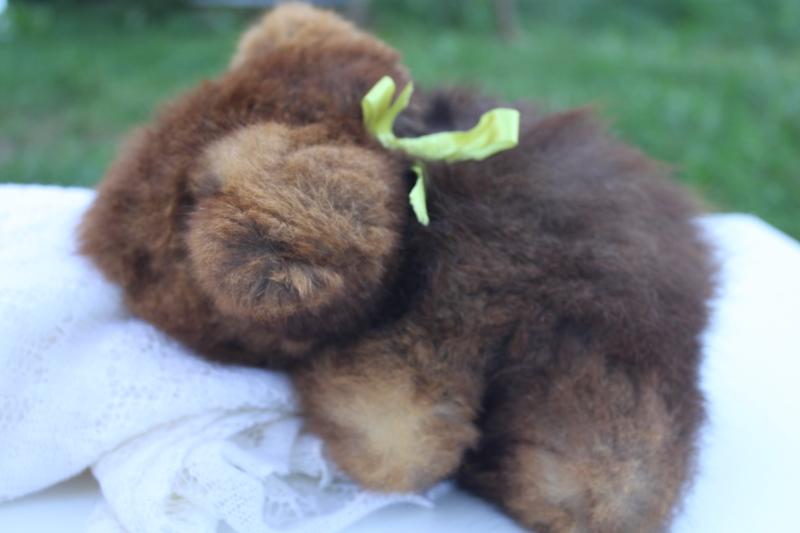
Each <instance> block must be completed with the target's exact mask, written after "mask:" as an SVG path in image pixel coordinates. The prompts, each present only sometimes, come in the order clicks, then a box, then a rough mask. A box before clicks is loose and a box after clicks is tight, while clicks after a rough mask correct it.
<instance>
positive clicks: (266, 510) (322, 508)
mask: <svg viewBox="0 0 800 533" xmlns="http://www.w3.org/2000/svg"><path fill="white" fill-rule="evenodd" d="M92 198H93V193H92V192H91V191H88V190H84V189H63V188H57V187H42V186H20V185H0V502H3V501H6V500H9V499H12V498H16V497H19V496H23V495H26V494H29V493H31V492H35V491H37V490H39V489H42V488H44V487H47V486H50V485H53V484H55V483H57V482H59V481H62V480H64V479H67V478H69V477H71V476H73V475H75V474H77V473H79V472H81V471H82V470H84V469H85V468H86V467H88V466H91V467H92V470H93V472H94V475H95V476H96V477H97V479H98V481H99V483H100V485H101V488H102V492H103V496H104V498H105V501H104V502H103V503H102V504H101V505H100V506H99V507H98V509H97V511H96V512H95V513H94V516H93V519H92V521H91V522H90V524H89V531H90V532H91V533H101V532H108V533H110V532H115V533H121V532H128V533H150V532H159V533H161V532H170V533H181V532H186V533H189V532H191V533H205V532H209V533H211V532H215V531H217V530H218V528H219V527H222V528H226V529H227V530H228V531H230V530H231V529H232V530H234V531H237V532H240V533H251V532H253V533H255V532H259V533H269V532H273V531H281V532H298V533H299V532H308V533H311V532H319V533H323V532H333V531H338V530H340V529H342V528H344V527H346V526H347V525H348V524H350V523H351V522H353V521H355V520H357V519H358V518H360V517H361V516H363V515H365V514H366V513H369V512H370V511H372V510H374V509H377V508H379V507H382V506H385V505H387V504H390V503H393V502H398V501H411V502H416V503H420V504H423V505H426V504H428V500H426V499H424V498H422V497H420V496H413V495H397V496H382V495H375V494H369V493H365V492H363V491H361V490H360V489H358V488H357V487H356V486H355V485H354V484H353V483H351V482H349V481H348V480H346V479H345V478H344V477H343V476H341V475H340V474H339V473H338V472H337V471H336V469H335V467H334V466H333V465H332V464H331V463H330V462H328V461H327V460H326V459H325V457H324V455H323V454H322V447H321V443H320V441H319V440H318V439H316V438H315V437H313V436H311V435H307V434H305V433H303V429H302V420H301V419H300V418H299V417H298V414H297V405H296V403H295V400H294V398H293V396H292V390H291V387H290V384H289V382H288V380H287V378H286V377H285V376H284V375H282V374H279V373H274V372H267V371H263V370H256V369H248V368H238V367H225V366H220V365H215V364H211V363H208V362H205V361H202V360H200V359H198V358H196V357H194V356H192V355H191V354H190V353H188V352H187V351H186V350H185V349H184V348H183V347H181V346H180V345H179V344H178V343H176V342H175V341H173V340H171V339H170V338H168V337H166V336H164V335H162V334H161V333H160V332H158V331H156V330H155V329H154V328H153V327H151V326H150V325H148V324H146V323H144V322H142V321H141V320H138V319H136V318H134V317H132V316H130V315H129V314H128V313H127V311H126V310H125V308H124V306H123V305H122V301H121V297H120V292H119V290H118V289H117V288H116V287H115V286H113V285H111V284H109V283H108V282H106V281H105V280H104V279H103V277H102V276H101V275H100V274H99V272H98V271H96V270H95V269H94V268H93V266H92V265H91V264H90V263H89V262H88V261H87V260H86V259H85V258H83V257H82V256H79V255H78V254H77V253H76V251H75V239H74V237H75V226H76V224H77V223H78V221H79V220H80V217H81V214H82V213H83V211H84V209H85V208H86V207H87V205H88V204H89V202H90V201H91V199H92Z"/></svg>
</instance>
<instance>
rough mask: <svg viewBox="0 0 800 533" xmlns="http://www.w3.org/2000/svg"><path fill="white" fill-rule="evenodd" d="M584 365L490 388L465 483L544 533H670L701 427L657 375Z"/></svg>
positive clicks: (687, 402)
mask: <svg viewBox="0 0 800 533" xmlns="http://www.w3.org/2000/svg"><path fill="white" fill-rule="evenodd" d="M633 375H635V372H631V370H630V369H625V368H614V367H613V366H608V365H606V363H605V361H604V360H603V359H602V358H597V359H592V356H588V358H587V357H582V360H581V361H580V364H579V365H575V366H574V367H572V368H569V369H565V368H560V369H559V368H554V369H552V371H551V372H547V373H542V374H540V375H538V376H534V375H532V374H529V375H528V376H525V375H523V374H517V375H514V376H506V377H504V378H502V379H499V380H498V381H497V382H495V383H492V384H490V385H488V387H489V392H488V393H487V409H488V411H487V413H486V415H485V416H484V417H483V418H482V420H481V422H480V429H481V431H482V432H483V438H482V440H481V443H480V444H479V445H478V447H477V448H476V450H474V451H472V452H470V453H468V454H467V456H466V457H465V461H464V465H463V467H462V469H461V471H460V473H459V475H460V480H461V481H462V483H463V484H464V485H465V486H466V487H467V488H469V489H471V490H472V491H473V492H475V493H477V494H479V495H481V496H483V497H484V498H486V499H488V500H490V501H493V502H495V503H497V504H498V505H499V506H500V507H501V508H503V509H504V510H505V511H506V512H507V513H508V514H509V515H510V516H512V517H513V518H515V519H516V520H517V521H519V522H520V523H521V524H522V525H524V526H526V527H528V528H530V529H531V530H533V531H536V532H537V533H656V532H662V531H665V530H666V528H667V526H668V525H669V522H670V520H671V517H672V514H673V512H674V509H675V508H676V506H677V503H678V500H679V499H680V496H681V494H682V491H683V488H684V486H685V484H686V481H687V479H688V477H689V476H690V474H691V473H692V464H693V456H694V437H695V434H696V431H697V426H698V425H699V423H700V421H701V420H702V416H703V415H702V411H703V410H702V401H701V398H700V394H699V392H698V391H697V390H696V389H694V390H692V387H691V385H690V383H691V379H690V378H688V377H687V388H688V390H687V391H686V392H685V393H684V394H683V400H682V402H681V403H680V404H678V403H676V404H674V405H670V403H671V402H669V401H665V396H664V391H665V390H667V389H669V385H668V384H666V383H664V382H663V381H662V380H661V378H660V377H659V376H658V372H652V371H651V372H649V373H647V374H644V375H639V376H636V377H635V378H632V376H633Z"/></svg>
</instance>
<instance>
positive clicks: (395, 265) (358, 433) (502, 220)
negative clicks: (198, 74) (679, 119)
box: [82, 4, 713, 533]
mask: <svg viewBox="0 0 800 533" xmlns="http://www.w3.org/2000/svg"><path fill="white" fill-rule="evenodd" d="M398 62H399V55H398V54H397V53H396V52H395V51H393V50H392V49H390V48H389V47H388V46H386V45H385V44H383V43H380V42H379V41H377V40H375V39H374V38H372V37H370V36H368V35H366V34H364V33H361V32H359V31H357V30H356V29H355V28H353V27H352V26H351V25H350V24H348V23H346V22H343V21H342V20H340V19H338V18H337V17H335V16H333V15H331V14H329V13H325V12H321V11H318V10H314V9H312V8H310V7H308V6H304V5H298V4H289V5H285V6H282V7H279V8H276V9H275V10H274V11H273V12H272V13H271V14H269V15H268V16H267V17H266V18H265V19H264V20H263V21H262V22H261V23H260V24H259V25H257V26H255V27H254V28H253V29H252V30H250V31H249V32H248V33H247V34H245V36H244V37H243V39H242V41H241V43H240V45H239V51H238V52H237V55H236V57H235V58H234V60H233V62H232V65H231V68H230V70H229V71H228V72H227V73H226V74H224V75H223V76H222V77H221V78H219V79H217V80H214V81H211V82H206V83H204V84H202V85H201V86H200V87H199V88H197V89H196V90H195V91H194V92H192V93H190V94H188V95H187V96H184V97H182V98H181V99H179V100H177V101H176V102H173V103H172V104H170V105H168V106H167V107H166V108H165V109H164V110H163V111H162V113H161V114H160V116H159V118H158V119H157V121H156V123H155V124H154V125H153V126H150V127H147V128H145V129H143V130H141V131H140V132H139V133H138V134H136V136H135V137H134V138H133V140H132V141H131V142H130V144H129V145H128V146H127V147H126V149H125V150H124V151H123V153H122V155H121V156H120V157H119V159H118V160H117V161H116V162H115V163H114V165H112V167H111V168H110V169H109V172H108V175H107V176H106V179H105V180H104V182H103V183H102V184H101V186H100V189H99V192H98V197H97V200H96V201H95V203H94V205H93V206H92V208H91V209H90V210H89V212H88V213H87V215H86V218H85V220H84V223H83V227H82V242H83V248H82V249H83V252H84V253H86V254H87V255H88V256H90V257H91V258H92V259H93V260H94V261H95V262H96V263H97V264H98V266H99V267H100V268H101V269H102V270H103V271H104V272H105V273H106V275H107V276H108V277H109V278H110V279H111V280H113V281H115V282H117V283H119V284H120V285H122V286H123V288H124V289H125V294H126V297H127V301H128V303H129V305H130V307H131V309H132V310H133V311H134V312H135V313H137V314H138V315H140V316H142V317H144V318H145V319H147V320H149V321H150V322H152V323H154V324H156V325H157V326H158V327H160V328H162V329H164V330H165V331H167V332H168V333H170V334H172V335H174V336H175V337H177V338H178V339H180V340H182V341H183V342H185V343H186V344H187V345H189V346H191V347H193V348H194V349H196V350H197V351H198V352H200V353H201V354H203V355H204V356H206V357H209V358H211V359H214V360H218V361H224V362H231V363H244V364H249V365H256V366H264V367H270V368H288V369H289V370H290V372H291V373H292V376H293V379H294V381H295V384H296V387H297V390H298V393H299V396H300V399H301V402H302V404H303V407H304V409H305V412H306V418H307V420H308V424H309V427H310V428H311V429H312V430H313V431H315V432H317V433H318V434H320V435H321V436H322V437H323V438H324V439H325V440H326V442H327V445H328V448H329V451H330V453H331V455H332V456H333V457H334V458H335V459H336V460H337V461H338V462H339V463H340V464H341V466H342V467H343V468H344V469H345V471H346V472H347V473H348V474H350V475H351V476H352V477H354V478H355V479H357V480H359V481H361V482H362V483H363V484H364V485H366V486H368V487H371V488H374V489H379V490H387V491H392V490H415V489H420V488H423V487H425V486H427V485H429V484H431V483H434V482H436V481H437V480H439V479H442V478H443V477H446V476H450V475H457V476H458V479H459V480H460V481H461V482H462V483H463V484H464V485H465V486H467V487H469V488H470V489H471V490H473V491H475V492H476V493H478V494H481V495H482V496H484V497H485V498H487V499H489V500H491V501H494V502H496V503H497V504H498V505H499V506H500V507H501V508H503V509H505V510H506V511H507V512H508V513H509V514H511V515H512V516H514V517H515V518H516V519H517V520H519V521H520V523H522V524H524V525H526V526H528V527H530V528H534V529H537V530H539V531H542V532H553V533H578V532H587V533H588V532H591V533H618V532H630V533H634V532H635V533H647V532H656V531H661V530H663V529H664V528H666V527H667V525H668V523H669V520H670V518H671V516H672V513H673V510H674V509H675V508H676V506H677V505H678V502H679V498H680V495H681V493H682V491H683V489H684V487H685V486H686V483H687V481H688V480H689V479H690V477H691V472H692V464H693V457H694V443H695V439H696V435H697V431H698V428H699V426H700V424H701V422H702V420H703V417H704V412H703V402H702V394H701V392H700V390H699V388H698V366H699V357H700V347H699V341H698V335H699V334H700V332H701V331H702V329H703V327H704V326H705V323H706V317H707V309H706V301H707V299H708V297H709V296H710V294H711V287H712V284H711V276H712V270H713V269H712V266H711V264H710V261H709V254H708V250H707V246H706V245H705V244H704V243H703V242H702V240H701V239H700V238H699V237H698V234H697V231H696V229H695V227H694V226H693V224H692V218H693V217H694V216H695V215H696V214H697V212H698V210H697V206H696V203H695V201H694V200H693V199H692V198H691V197H690V196H688V195H687V194H686V193H685V192H683V191H682V190H681V189H680V188H679V187H677V186H676V185H674V184H672V183H671V182H669V181H667V180H666V179H664V174H665V173H666V169H665V168H664V167H663V166H662V165H660V164H657V163H655V162H653V161H651V160H649V159H647V158H646V157H645V156H643V155H642V154H641V153H640V152H638V151H637V150H635V149H632V148H630V147H628V146H626V145H624V144H623V143H621V142H619V141H617V140H615V139H613V138H611V137H609V136H608V135H607V134H606V133H605V130H604V127H603V125H602V124H599V123H598V122H597V121H596V120H595V119H594V118H593V117H592V114H591V112H590V111H589V110H587V109H579V110H573V111H568V112H563V113H556V114H550V115H543V114H540V113H538V112H536V111H534V110H531V109H528V108H525V107H521V108H520V110H521V112H522V123H521V129H520V143H519V146H518V147H516V148H514V149H512V150H508V151H505V152H501V153H499V154H497V155H494V156H492V157H490V158H488V159H486V160H484V161H480V162H474V161H472V162H460V163H453V164H446V163H441V162H426V165H425V166H426V177H427V183H428V209H429V213H430V216H431V223H430V225H429V226H427V227H424V226H422V225H420V224H418V223H417V222H416V220H415V219H414V217H413V214H412V213H411V212H410V208H409V206H408V204H407V194H408V191H409V188H410V186H411V184H412V181H413V179H411V178H412V177H413V174H410V173H409V169H410V166H411V164H412V163H413V161H412V160H410V159H409V158H408V157H407V156H405V155H404V154H402V153H397V152H392V151H388V150H386V149H384V148H382V147H381V146H380V145H379V144H378V143H377V142H376V141H375V140H373V139H371V138H370V137H369V135H368V134H367V132H366V130H365V128H364V126H363V123H362V117H361V110H360V102H361V99H362V98H363V96H364V95H365V94H366V93H367V91H368V90H369V89H370V88H371V87H372V86H373V85H374V84H375V83H376V82H377V81H378V80H379V79H380V78H381V77H382V76H384V75H390V76H392V77H393V78H394V79H395V81H396V82H397V83H398V85H399V86H401V87H402V86H403V85H405V83H406V82H407V79H406V74H405V70H404V69H403V68H402V67H400V66H399V64H398ZM496 105H497V103H496V102H494V101H493V100H489V99H483V98H479V97H476V96H474V95H473V94H471V93H469V92H467V91H463V90H458V89H453V90H446V91H438V92H434V93H431V94H427V95H424V94H423V95H417V96H415V98H414V100H413V101H412V105H411V106H410V108H409V109H408V110H407V111H406V112H405V113H403V114H402V115H401V117H400V118H399V119H398V121H397V124H396V132H397V134H399V135H404V136H417V135H422V134H425V133H430V132H435V131H442V130H453V129H465V128H469V127H471V126H472V125H474V124H475V123H476V122H477V121H478V118H479V116H480V114H481V113H482V112H483V111H486V110H487V109H489V108H491V107H494V106H496Z"/></svg>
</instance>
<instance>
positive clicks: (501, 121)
mask: <svg viewBox="0 0 800 533" xmlns="http://www.w3.org/2000/svg"><path fill="white" fill-rule="evenodd" d="M395 90H396V86H395V83H394V80H392V78H390V77H389V76H384V77H383V78H382V79H381V81H379V82H378V83H377V84H376V85H375V87H373V88H372V89H371V90H370V91H369V92H368V93H367V95H366V96H365V97H364V99H363V100H362V101H361V110H362V112H363V114H364V124H365V125H366V127H367V130H369V132H370V133H371V134H372V135H374V136H375V138H377V139H378V141H379V142H380V143H381V144H382V145H383V146H385V147H386V148H392V149H398V148H399V149H402V150H405V151H406V152H407V153H408V154H409V155H412V156H414V157H418V158H420V159H440V160H444V161H447V162H448V163H452V162H453V161H465V160H467V159H472V160H476V161H480V160H482V159H486V158H487V157H489V156H490V155H493V154H496V153H497V152H500V151H502V150H508V149H509V148H513V147H515V146H516V145H517V143H518V141H519V111H517V110H516V109H507V108H497V109H493V110H491V111H488V112H486V113H484V114H483V115H482V116H481V118H480V120H479V121H478V124H477V125H476V126H475V127H474V128H472V129H471V130H469V131H443V132H439V133H432V134H430V135H423V136H421V137H414V138H403V139H398V138H397V137H395V135H394V133H393V132H392V125H393V124H394V120H395V118H397V115H399V114H400V112H401V111H403V109H405V108H406V107H408V101H409V100H410V99H411V93H412V91H413V90H414V87H413V84H411V83H409V84H408V85H406V86H405V88H404V89H403V91H402V92H401V93H400V95H399V96H398V97H397V99H396V100H395V101H394V103H392V97H394V93H395ZM412 169H413V170H414V172H415V173H416V174H417V183H416V185H414V188H413V189H411V193H410V194H409V200H410V201H411V207H412V208H413V209H414V213H415V214H416V215H417V219H418V220H419V221H420V223H422V224H423V225H425V226H427V225H428V224H429V223H430V219H429V218H428V209H427V206H426V202H425V178H424V173H423V171H422V165H421V164H419V163H418V164H417V165H414V167H412Z"/></svg>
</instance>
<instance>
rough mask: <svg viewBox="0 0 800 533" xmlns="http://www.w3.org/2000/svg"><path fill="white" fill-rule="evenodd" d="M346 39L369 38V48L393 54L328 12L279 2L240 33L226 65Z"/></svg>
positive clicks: (358, 39) (349, 23) (360, 39)
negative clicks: (296, 48)
mask: <svg viewBox="0 0 800 533" xmlns="http://www.w3.org/2000/svg"><path fill="white" fill-rule="evenodd" d="M348 41H349V42H352V43H358V42H365V41H369V45H370V48H372V49H375V47H378V48H382V49H386V50H387V51H391V52H392V53H395V52H394V51H393V50H392V49H391V48H389V47H388V46H387V45H385V44H383V43H382V42H380V41H378V40H377V39H375V38H373V37H371V36H369V35H367V34H366V33H363V32H361V31H359V30H357V29H356V27H355V26H354V25H353V24H352V23H351V22H348V21H346V20H344V19H342V18H341V17H339V16H338V15H336V14H335V13H333V12H331V11H325V10H322V9H317V8H314V7H312V6H310V5H308V4H302V3H295V2H290V3H286V4H281V5H279V6H277V7H276V8H274V9H273V10H272V11H270V12H269V13H267V14H266V15H265V16H264V17H263V18H262V19H261V21H260V22H258V23H257V24H256V25H255V26H253V27H252V28H250V29H249V30H248V31H247V32H245V33H244V35H243V36H242V37H241V39H240V40H239V44H238V46H237V51H236V54H235V55H234V56H233V59H232V60H231V64H230V68H231V69H236V68H238V67H240V66H241V65H242V64H244V63H246V62H247V61H249V60H251V59H253V58H256V57H259V56H261V55H263V54H265V53H268V52H270V51H271V50H275V49H276V48H281V47H284V46H293V47H302V48H319V47H323V46H330V45H338V44H341V43H346V42H348Z"/></svg>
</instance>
